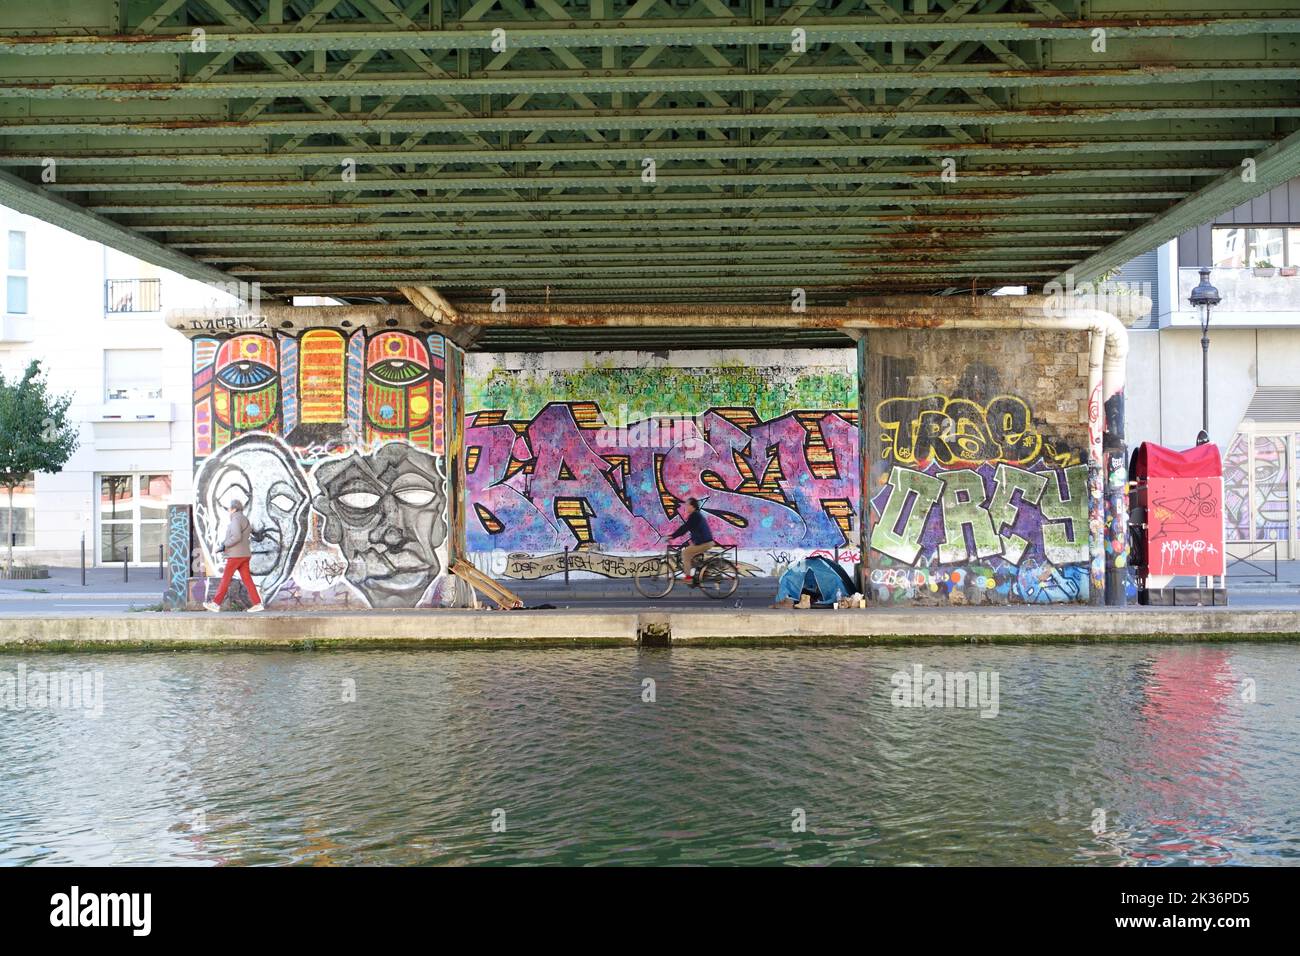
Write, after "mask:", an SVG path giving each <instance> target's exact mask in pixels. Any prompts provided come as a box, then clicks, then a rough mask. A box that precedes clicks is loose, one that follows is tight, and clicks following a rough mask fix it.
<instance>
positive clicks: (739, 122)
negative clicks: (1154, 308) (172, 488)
mask: <svg viewBox="0 0 1300 956" xmlns="http://www.w3.org/2000/svg"><path fill="white" fill-rule="evenodd" d="M14 102H21V101H18V100H15V101H14ZM27 115H28V114H27V112H26V111H24V112H23V115H22V117H18V118H10V119H7V120H4V119H0V135H12V136H15V137H19V136H21V137H47V136H54V135H66V136H76V137H81V136H141V137H143V136H146V135H148V136H150V137H154V136H158V137H184V138H186V139H190V138H194V137H204V136H219V137H230V136H248V135H250V134H251V135H255V136H276V135H288V136H308V135H313V134H319V133H335V134H339V135H343V134H355V135H361V134H371V133H373V134H383V133H390V134H405V133H425V134H431V133H459V134H466V133H535V132H537V131H538V130H545V131H549V132H585V131H588V130H602V131H621V130H646V131H650V130H688V129H690V130H699V129H717V130H724V129H731V130H756V129H816V130H824V129H827V128H837V127H877V126H878V127H885V128H889V129H911V128H914V127H917V126H1016V127H1017V128H1021V127H1024V128H1028V127H1036V126H1043V127H1047V128H1049V129H1050V128H1052V127H1059V126H1069V127H1071V128H1073V127H1078V126H1080V125H1091V124H1108V123H1154V122H1162V121H1166V120H1188V121H1195V123H1196V124H1197V126H1199V125H1200V124H1201V123H1204V122H1205V121H1208V120H1233V121H1240V120H1242V119H1251V118H1259V119H1275V118H1276V119H1296V118H1300V105H1296V103H1295V100H1294V98H1293V97H1290V96H1287V95H1278V94H1277V93H1276V91H1273V90H1269V91H1267V94H1266V95H1263V96H1257V97H1254V98H1251V99H1249V100H1245V101H1242V102H1240V103H1237V104H1234V105H1232V106H1216V105H1214V104H1213V103H1204V102H1201V103H1192V104H1188V105H1172V104H1169V103H1163V104H1152V105H1149V106H1134V105H1131V104H1113V105H1108V106H1095V105H1073V106H1067V105H1057V106H1055V107H1053V109H1052V110H1050V111H1044V110H1041V109H1028V108H1026V109H995V108H979V107H963V106H960V105H948V104H927V103H920V104H916V105H915V106H913V107H912V108H911V109H908V110H906V111H899V110H898V109H895V108H890V107H872V106H868V105H866V104H859V103H856V102H855V103H853V104H845V103H843V102H840V103H827V104H826V105H824V106H817V107H814V108H809V107H794V108H783V109H782V110H781V111H780V112H749V113H747V112H745V111H744V109H742V108H731V107H723V108H702V107H681V108H678V109H673V110H655V109H638V110H628V109H619V108H616V107H611V108H610V109H607V110H560V109H537V110H515V111H513V112H511V111H509V110H501V111H493V112H491V113H487V112H480V113H479V114H478V115H471V116H455V115H449V114H447V113H424V112H418V113H397V114H396V115H394V114H393V113H388V114H387V115H385V116H382V117H358V116H349V115H346V114H343V115H338V116H329V117H321V116H320V115H319V114H318V115H316V116H306V115H294V116H285V115H283V114H276V113H273V114H270V115H267V114H261V115H260V116H259V117H258V118H256V119H228V118H225V117H224V116H223V117H222V118H213V117H212V116H199V115H187V116H181V117H176V116H164V115H157V116H155V117H146V116H137V117H135V118H132V119H122V118H119V117H111V116H110V117H107V118H104V119H101V120H96V121H86V120H84V119H81V118H78V117H68V118H66V119H65V118H60V117H57V116H52V117H48V118H42V119H40V120H32V119H30V118H27ZM4 116H5V113H4V103H3V102H2V101H0V117H4ZM1151 132H1152V131H1151V130H1149V129H1144V130H1142V131H1141V132H1140V133H1138V134H1137V136H1136V138H1139V139H1145V138H1148V137H1149V135H1150V133H1151ZM1237 132H1238V136H1237V137H1233V138H1240V131H1237ZM1110 135H1112V136H1113V135H1115V134H1113V133H1112V134H1110ZM1093 141H1094V140H1089V142H1093ZM1097 141H1101V142H1104V141H1105V140H1097ZM881 145H885V144H881ZM1067 145H1068V144H1063V145H1062V148H1066V146H1067ZM76 146H80V144H76ZM186 148H189V147H186ZM664 148H672V147H671V146H670V145H669V144H665V147H664Z"/></svg>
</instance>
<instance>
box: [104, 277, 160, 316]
mask: <svg viewBox="0 0 1300 956" xmlns="http://www.w3.org/2000/svg"><path fill="white" fill-rule="evenodd" d="M161 299H162V281H161V280H160V279H109V280H108V281H107V282H105V283H104V311H105V312H108V313H110V314H114V313H122V312H157V311H158V310H159V309H160V308H161V307H162V302H161Z"/></svg>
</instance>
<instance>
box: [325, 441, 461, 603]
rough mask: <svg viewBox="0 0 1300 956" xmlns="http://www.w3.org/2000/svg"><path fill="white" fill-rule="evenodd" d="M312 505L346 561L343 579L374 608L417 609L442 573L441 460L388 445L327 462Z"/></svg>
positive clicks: (327, 536)
mask: <svg viewBox="0 0 1300 956" xmlns="http://www.w3.org/2000/svg"><path fill="white" fill-rule="evenodd" d="M313 474H314V476H315V479H316V486H317V488H319V489H320V494H318V495H317V496H316V497H315V499H314V500H313V501H312V506H313V507H314V508H315V509H316V510H317V511H318V512H319V513H320V514H321V515H322V516H324V518H325V526H324V529H323V535H324V538H325V540H326V541H328V542H329V543H330V544H334V545H337V546H338V547H339V549H340V550H341V551H342V552H343V557H344V559H345V560H346V561H347V565H348V567H347V572H346V573H345V577H346V578H347V580H348V582H349V583H350V584H352V585H353V587H355V588H356V589H357V590H358V591H360V592H361V593H362V594H363V595H364V596H365V598H366V600H368V601H369V602H370V605H371V607H380V608H395V607H414V606H415V605H416V604H417V602H419V600H420V597H421V596H422V595H423V594H424V592H425V591H426V590H427V589H428V587H429V585H430V584H432V583H433V581H434V579H436V578H437V577H438V575H439V574H441V573H442V570H443V559H442V558H441V557H440V555H439V549H440V548H441V547H442V545H443V544H444V543H445V542H446V540H447V498H446V491H445V482H444V479H443V478H442V474H441V469H440V468H439V467H438V459H437V458H436V457H435V456H434V455H431V454H429V453H428V452H425V451H421V450H420V449H418V448H415V447H413V446H411V445H406V444H402V443H396V442H394V443H390V444H386V445H383V446H381V447H379V448H378V449H376V450H375V451H373V452H371V453H369V454H367V455H362V454H359V453H357V452H353V453H352V454H351V455H349V456H347V457H346V458H341V459H338V460H335V461H328V462H324V463H322V464H321V465H319V466H318V467H317V468H316V470H315V472H314V473H313Z"/></svg>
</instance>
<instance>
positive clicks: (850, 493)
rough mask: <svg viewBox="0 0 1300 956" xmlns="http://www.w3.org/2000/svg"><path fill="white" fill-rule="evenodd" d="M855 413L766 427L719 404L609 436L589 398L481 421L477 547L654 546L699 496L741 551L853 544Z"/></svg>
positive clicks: (474, 487) (808, 415)
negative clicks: (683, 506) (527, 415)
mask: <svg viewBox="0 0 1300 956" xmlns="http://www.w3.org/2000/svg"><path fill="white" fill-rule="evenodd" d="M856 418H857V416H856V414H855V413H853V412H850V411H799V412H790V413H788V414H785V415H782V416H780V417H778V418H775V419H772V420H770V421H763V420H761V419H760V418H759V416H758V414H757V412H755V411H754V409H752V408H713V409H711V410H709V411H708V412H706V413H705V414H703V415H702V416H700V417H699V418H698V419H675V420H673V421H672V422H662V423H660V422H636V423H632V425H631V426H630V427H628V428H626V429H611V428H610V427H609V424H608V422H607V421H606V419H605V417H604V416H603V415H602V413H601V410H600V408H599V407H598V406H597V405H596V404H595V403H592V402H553V403H551V404H548V405H546V406H545V407H544V408H542V409H541V411H539V412H538V413H537V414H536V415H535V416H534V417H533V418H532V419H530V420H527V421H513V422H512V421H507V420H506V418H505V413H504V412H501V411H479V412H472V413H470V415H469V416H468V422H467V427H466V430H465V449H466V471H467V476H468V488H467V492H468V504H469V510H468V515H469V528H468V539H469V547H470V550H471V551H476V552H482V551H497V550H504V551H507V552H515V553H520V554H548V553H549V554H554V553H555V552H557V551H562V550H563V549H564V548H566V547H568V548H571V549H573V548H596V549H599V550H600V551H602V552H606V553H624V554H645V553H648V552H653V551H659V550H662V548H663V547H664V543H665V539H666V536H667V535H668V534H669V533H671V532H672V531H675V530H676V529H677V528H678V527H680V520H679V518H678V514H677V509H678V506H679V504H680V502H682V501H685V500H686V499H687V498H690V497H695V498H699V499H701V500H702V501H704V511H705V515H706V517H707V519H708V521H709V524H710V526H711V527H712V529H713V532H714V538H715V540H717V541H719V542H723V543H727V544H735V545H738V546H739V547H740V548H742V549H765V548H772V547H778V546H789V547H793V548H799V549H813V548H834V547H836V546H840V545H844V544H847V543H848V542H849V540H850V538H849V536H850V534H852V533H853V530H854V526H855V517H856V507H857V501H858V496H859V494H860V481H859V477H858V465H857V462H858V447H859V445H858V429H857V424H856ZM611 436H621V437H611ZM593 570H596V571H597V573H599V569H593ZM528 573H530V574H531V573H534V570H533V569H532V568H530V569H529V572H528ZM552 573H553V572H552Z"/></svg>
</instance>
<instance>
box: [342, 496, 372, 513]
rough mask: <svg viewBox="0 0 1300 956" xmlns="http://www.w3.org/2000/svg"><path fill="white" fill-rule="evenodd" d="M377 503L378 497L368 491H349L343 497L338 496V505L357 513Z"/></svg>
mask: <svg viewBox="0 0 1300 956" xmlns="http://www.w3.org/2000/svg"><path fill="white" fill-rule="evenodd" d="M378 503H379V495H376V494H374V493H373V492H369V491H349V492H348V493H347V494H345V495H339V504H341V505H343V507H345V508H355V509H356V510H357V511H366V510H368V509H370V508H373V507H374V506H375V505H377V504H378Z"/></svg>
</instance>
